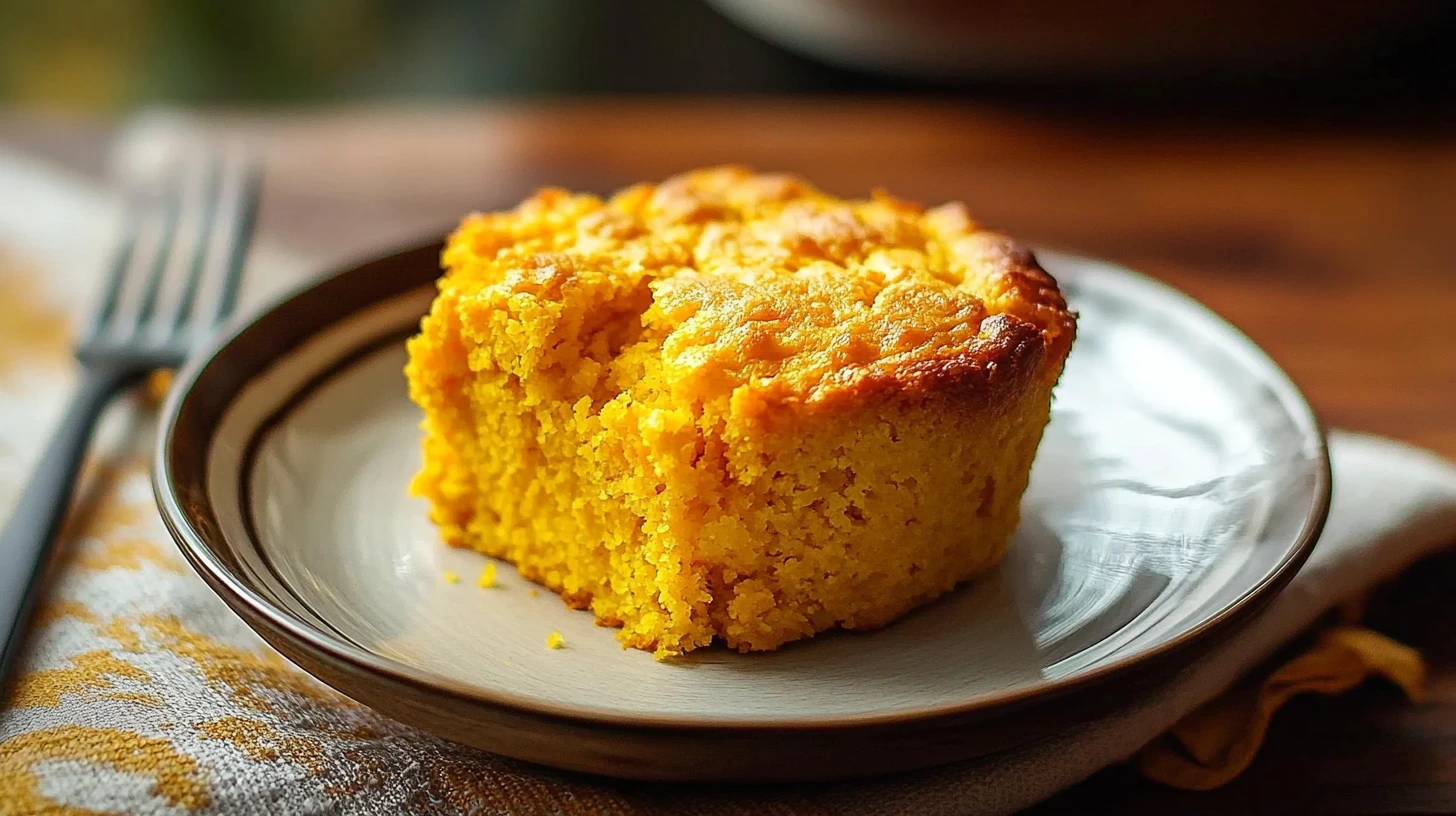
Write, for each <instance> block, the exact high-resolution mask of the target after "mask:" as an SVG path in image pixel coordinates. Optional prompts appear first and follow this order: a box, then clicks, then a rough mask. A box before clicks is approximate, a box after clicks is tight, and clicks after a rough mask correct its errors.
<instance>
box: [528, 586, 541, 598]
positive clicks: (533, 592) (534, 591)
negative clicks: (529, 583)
mask: <svg viewBox="0 0 1456 816" xmlns="http://www.w3.org/2000/svg"><path fill="white" fill-rule="evenodd" d="M526 594H527V595H530V596H531V597H532V598H534V597H536V596H538V595H540V594H541V590H539V589H536V588H535V587H532V588H531V589H529V590H526Z"/></svg>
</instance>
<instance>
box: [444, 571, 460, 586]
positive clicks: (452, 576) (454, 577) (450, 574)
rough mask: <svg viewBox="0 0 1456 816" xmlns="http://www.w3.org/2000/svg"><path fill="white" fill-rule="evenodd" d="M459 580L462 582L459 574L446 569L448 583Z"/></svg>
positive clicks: (446, 581)
mask: <svg viewBox="0 0 1456 816" xmlns="http://www.w3.org/2000/svg"><path fill="white" fill-rule="evenodd" d="M459 582H460V576H459V575H456V574H455V573H453V572H451V571H449V570H445V583H447V584H455V583H459Z"/></svg>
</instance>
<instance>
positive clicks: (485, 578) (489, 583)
mask: <svg viewBox="0 0 1456 816" xmlns="http://www.w3.org/2000/svg"><path fill="white" fill-rule="evenodd" d="M475 585H476V586H478V587H480V588H481V589H489V588H491V587H493V586H495V562H494V561H487V562H485V567H484V568H483V569H481V571H480V580H478V581H476V582H475Z"/></svg>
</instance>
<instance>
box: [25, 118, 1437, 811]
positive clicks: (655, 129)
mask: <svg viewBox="0 0 1456 816" xmlns="http://www.w3.org/2000/svg"><path fill="white" fill-rule="evenodd" d="M208 121H209V123H210V126H215V127H221V128H225V129H227V130H229V131H231V132H234V133H238V134H242V135H244V136H246V137H247V138H248V139H250V140H251V141H252V142H253V143H254V144H255V145H257V147H258V148H259V149H260V150H261V152H262V153H263V155H264V156H265V157H266V161H267V165H268V176H267V181H266V184H265V196H264V203H263V209H262V215H261V222H260V230H261V238H262V240H265V241H269V242H272V243H275V244H278V245H281V246H284V247H288V248H290V249H293V250H295V251H297V252H300V253H304V254H306V255H308V256H309V257H311V258H317V259H318V260H319V262H320V264H321V265H322V264H323V263H324V262H326V261H329V260H337V259H341V258H345V257H349V256H357V255H360V254H364V253H368V252H370V251H373V250H377V249H383V248H386V247H388V246H389V245H390V244H393V243H396V242H398V241H402V240H407V239H410V238H414V237H418V236H419V235H421V234H422V233H425V232H429V231H432V230H433V231H435V232H439V231H441V230H442V229H443V228H445V227H446V226H447V225H448V224H449V223H450V222H451V221H453V220H454V219H456V218H457V217H458V216H459V215H461V214H462V213H464V212H466V211H468V210H472V209H481V208H491V207H496V206H499V205H503V204H507V203H509V202H511V201H513V200H514V199H516V198H518V197H520V196H521V195H522V194H523V193H525V192H526V191H528V190H529V189H531V188H532V187H534V186H537V185H541V184H553V183H554V184H563V185H568V186H576V187H585V188H593V189H603V190H606V189H610V188H612V187H614V186H617V185H620V184H624V183H628V182H631V181H634V180H639V179H652V178H659V177H661V176H664V175H667V174H670V173H673V172H676V171H679V170H683V169H687V168H690V167H694V166H698V165H704V164H713V163H721V162H738V163H746V164H749V165H753V166H756V167H759V168H763V169H781V170H791V171H795V172H799V173H802V174H805V175H807V176H808V177H810V178H811V179H813V180H815V181H816V182H818V183H819V184H820V186H823V187H825V188H827V189H829V190H830V191H832V192H835V193H840V194H864V193H867V192H868V191H869V190H870V189H871V188H872V187H876V186H879V187H885V188H887V189H890V190H892V191H894V192H896V193H897V194H899V195H902V196H904V197H909V198H914V199H919V200H922V201H927V202H938V201H942V200H945V199H951V198H960V199H963V200H965V201H966V202H967V203H968V204H969V205H970V208H971V210H972V212H973V213H975V214H976V216H977V217H978V219H979V220H981V221H982V222H984V223H987V224H990V225H993V226H996V227H998V228H1001V229H1003V230H1005V231H1007V232H1010V233H1013V234H1015V235H1018V236H1020V237H1022V238H1025V239H1028V240H1030V241H1034V242H1038V243H1042V244H1046V245H1050V246H1056V247H1064V248H1069V249H1075V250H1079V251H1082V252H1085V253H1089V254H1094V255H1100V256H1103V257H1106V258H1110V259H1113V260H1116V261H1119V262H1122V263H1124V264H1127V265H1128V266H1131V267H1133V268H1135V269H1139V270H1141V271H1143V272H1146V273H1149V274H1152V275H1154V276H1156V277H1158V278H1161V279H1163V280H1165V281H1167V282H1169V283H1171V284H1173V285H1174V286H1177V287H1179V288H1181V289H1183V290H1185V291H1187V292H1189V293H1191V294H1192V295H1193V296H1195V297H1197V298H1198V299H1200V300H1202V301H1203V302H1204V303H1206V304H1208V305H1209V306H1211V307H1212V308H1213V309H1214V310H1215V311H1217V312H1218V313H1220V314H1222V315H1223V316H1224V317H1226V318H1227V319H1229V320H1230V321H1231V322H1233V323H1234V324H1235V325H1237V326H1238V327H1239V328H1241V329H1242V330H1244V331H1245V332H1246V333H1247V334H1248V335H1249V336H1251V337H1252V338H1253V339H1254V340H1255V341H1256V342H1258V343H1259V344H1260V345H1262V346H1263V347H1264V348H1265V349H1267V350H1268V351H1269V352H1270V354H1272V355H1273V357H1274V358H1275V359H1276V360H1277V361H1278V362H1279V363H1280V364H1282V365H1283V366H1284V367H1285V368H1286V369H1287V370H1288V371H1289V372H1290V374H1291V375H1292V376H1293V378H1294V380H1295V381H1296V382H1297V383H1298V384H1299V385H1300V386H1301V387H1302V388H1303V389H1304V391H1305V393H1306V394H1307V395H1308V397H1309V399H1310V401H1311V402H1312V403H1313V404H1314V406H1315V408H1316V410H1317V411H1318V412H1319V413H1320V415H1321V416H1322V417H1323V419H1324V421H1325V422H1326V423H1327V424H1328V425H1330V426H1332V427H1341V428H1349V429H1355V430H1364V431H1373V432H1377V433H1382V434H1386V435H1389V436H1392V437H1395V438H1398V439H1403V440H1407V441H1410V442H1414V443H1417V444H1420V445H1425V446H1428V447H1430V448H1433V449H1435V450H1437V451H1439V452H1441V453H1442V454H1444V455H1446V456H1448V457H1452V458H1456V139H1453V138H1451V137H1450V136H1446V135H1440V134H1436V135H1430V136H1422V135H1412V134H1409V133H1403V134H1394V133H1390V132H1384V133H1380V132H1364V133H1361V132H1351V131H1348V130H1346V131H1343V132H1331V131H1329V130H1326V129H1321V128H1319V127H1317V126H1314V125H1310V124H1305V125H1301V126H1297V127H1290V126H1284V127H1273V126H1268V125H1265V126H1262V127H1252V126H1245V127H1234V126H1229V125H1222V126H1219V125H1210V124H1209V123H1208V122H1206V121H1205V122H1201V123H1199V122H1187V121H1185V122H1182V123H1168V122H1158V121H1155V120H1149V119H1139V120H1137V121H1128V120H1120V121H1117V120H1109V119H1100V120H1099V119H1087V118H1069V117H1057V116H1054V115H1050V114H1046V113H1030V112H1026V111H1014V110H1009V109H992V108H986V107H968V106H965V105H958V104H955V103H950V102H904V101H891V100H873V101H871V100H853V101H815V100H766V99H739V100H717V101H714V100H707V101H669V100H642V99H638V100H614V101H594V102H578V103H556V104H551V105H544V104H539V105H524V104H522V105H497V106H489V107H476V108H470V109H458V108H454V109H443V108H442V109H418V108H416V109H376V110H367V111H366V110H340V111H335V112H309V113H298V114H269V115H259V114H246V113H243V114H229V115H214V116H210V117H208ZM110 130H111V127H110V126H109V125H107V124H106V123H99V122H87V121H74V120H69V121H68V120H59V119H40V118H34V117H21V116H16V115H7V116H4V117H0V144H6V145H9V146H13V147H18V148H20V149H24V150H28V151H31V152H35V153H39V154H45V155H49V156H51V157H53V158H56V159H58V160H60V161H62V162H65V163H67V164H70V165H71V166H73V167H75V168H77V169H79V170H82V171H83V172H86V173H91V174H95V173H97V172H98V169H99V167H100V156H101V155H102V149H103V145H104V142H105V139H106V136H107V134H108V132H109V131H110ZM3 194H4V193H3V191H0V195H3ZM284 283H285V282H284V281H278V280H271V279H266V278H261V279H260V278H255V279H254V281H253V283H252V284H251V285H252V287H253V288H252V289H251V290H250V293H249V294H250V295H251V296H253V297H259V296H262V295H263V294H264V293H265V290H270V289H274V288H277V287H278V286H281V285H283V284H284ZM1452 587H1456V555H1453V556H1443V557H1440V558H1437V559H1435V560H1434V561H1431V562H1428V563H1426V564H1422V565H1421V566H1420V567H1419V568H1418V569H1415V570H1413V571H1412V572H1411V573H1410V574H1408V575H1407V576H1406V577H1405V578H1403V579H1402V580H1401V581H1400V582H1399V583H1398V584H1397V585H1396V586H1394V587H1391V588H1388V589H1387V590H1385V591H1384V592H1382V593H1381V596H1380V598H1379V599H1378V600H1377V602H1376V603H1375V604H1374V606H1373V608H1372V612H1371V616H1372V621H1373V622H1374V623H1376V624H1377V625H1378V626H1379V627H1380V628H1382V629H1384V630H1385V631H1387V632H1390V633H1392V634H1394V635H1396V636H1397V637H1400V638H1403V639H1405V640H1406V641H1407V642H1410V643H1412V644H1414V645H1416V646H1418V647H1420V648H1421V649H1422V650H1424V651H1425V653H1426V654H1427V656H1428V657H1429V659H1430V662H1431V668H1432V676H1431V681H1430V693H1429V698H1428V699H1427V700H1426V701H1425V702H1424V703H1423V704H1421V705H1418V706H1415V705H1409V704H1407V703H1405V702H1403V701H1402V700H1401V699H1400V698H1399V696H1398V694H1397V693H1396V692H1395V691H1394V690H1393V689H1391V688H1387V687H1384V686H1382V685H1379V684H1370V685H1368V686H1367V687H1364V688H1362V689H1360V690H1359V691H1357V692H1354V693H1352V694H1349V695H1346V696H1344V697H1341V698H1338V699H1317V698H1302V699H1299V700H1296V701H1295V702H1294V703H1292V704H1291V705H1290V706H1289V707H1288V708H1287V709H1286V710H1285V711H1284V712H1282V713H1281V714H1280V715H1279V716H1278V718H1277V719H1276V721H1275V723H1274V726H1273V728H1272V730H1271V732H1270V734H1269V741H1268V744H1267V746H1266V748H1265V749H1264V751H1263V753H1262V754H1261V756H1260V757H1259V759H1258V760H1257V762H1256V763H1255V765H1254V767H1253V768H1251V769H1250V770H1249V771H1248V772H1247V773H1246V774H1245V775H1244V776H1243V777H1241V778H1240V779H1238V780H1236V781H1235V782H1234V783H1232V784H1230V785H1228V786H1227V787H1225V788H1223V789H1221V790H1218V791H1215V792H1211V793H1197V794H1194V793H1181V792H1176V791H1171V790H1167V789H1164V788H1160V787H1158V786H1156V785H1153V784H1151V783H1147V782H1145V781H1142V780H1140V779H1138V778H1136V777H1134V776H1132V775H1131V774H1130V773H1128V772H1126V771H1124V770H1119V769H1114V770H1111V771H1108V772H1105V773H1103V774H1101V775H1099V776H1097V777H1095V778H1093V779H1092V780H1089V781H1088V782H1086V783H1084V784H1083V785H1081V786H1079V787H1077V788H1074V789H1072V790H1071V791H1068V792H1067V793H1065V794H1063V795H1061V796H1059V797H1058V798H1056V799H1054V800H1053V801H1051V802H1048V803H1046V804H1044V805H1043V806H1041V807H1039V808H1037V809H1035V812H1037V813H1040V814H1054V813H1056V814H1060V813H1082V812H1086V811H1088V810H1100V809H1102V808H1116V809H1117V810H1119V811H1121V812H1124V813H1168V812H1187V813H1247V812H1253V811H1260V812H1317V813H1456V592H1453V591H1452Z"/></svg>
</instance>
